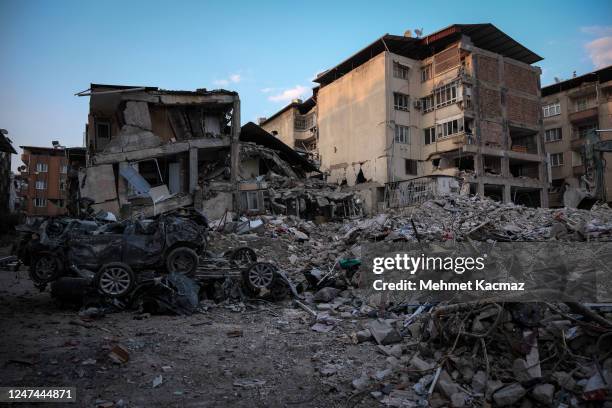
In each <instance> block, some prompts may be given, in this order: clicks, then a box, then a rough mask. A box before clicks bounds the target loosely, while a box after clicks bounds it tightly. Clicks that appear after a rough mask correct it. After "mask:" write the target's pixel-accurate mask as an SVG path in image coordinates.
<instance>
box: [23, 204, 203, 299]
mask: <svg viewBox="0 0 612 408" xmlns="http://www.w3.org/2000/svg"><path fill="white" fill-rule="evenodd" d="M207 230H208V221H207V220H206V217H205V216H204V215H203V214H201V213H199V212H197V211H195V210H192V211H184V210H183V211H177V212H173V213H168V214H163V215H159V216H157V217H156V218H153V219H145V220H135V221H133V220H126V221H122V222H110V223H101V222H99V221H91V220H76V219H53V220H48V221H45V222H44V223H42V224H41V225H40V226H39V227H38V228H22V229H21V231H22V232H23V233H24V237H23V239H22V240H21V243H20V245H19V248H18V251H17V252H18V256H19V258H20V260H21V261H22V262H23V263H24V264H25V265H28V266H29V267H30V277H31V279H32V280H33V281H34V282H35V283H36V284H38V285H40V286H41V287H44V286H45V285H46V284H47V283H49V282H51V281H54V280H56V279H57V278H59V277H61V276H69V275H74V274H75V273H77V272H78V271H91V272H93V273H95V277H94V282H95V284H96V286H97V287H98V288H99V289H100V290H101V291H102V292H103V293H104V294H106V295H108V296H113V297H121V296H124V295H126V294H127V293H129V292H130V291H131V290H132V289H133V287H134V285H135V284H136V280H137V277H136V275H135V272H139V271H142V270H159V271H164V272H170V273H171V272H176V273H182V274H186V275H193V274H194V273H195V272H196V270H197V267H198V261H199V256H200V255H201V254H202V253H203V252H204V251H205V249H206V242H207V241H206V235H207Z"/></svg>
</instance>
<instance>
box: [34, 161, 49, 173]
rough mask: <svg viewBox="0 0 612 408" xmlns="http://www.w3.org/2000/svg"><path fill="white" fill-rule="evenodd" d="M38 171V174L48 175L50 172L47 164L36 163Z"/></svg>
mask: <svg viewBox="0 0 612 408" xmlns="http://www.w3.org/2000/svg"><path fill="white" fill-rule="evenodd" d="M36 171H37V172H38V173H48V172H49V165H48V164H47V163H43V162H38V163H36Z"/></svg>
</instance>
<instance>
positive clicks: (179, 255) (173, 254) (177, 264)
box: [166, 247, 200, 276]
mask: <svg viewBox="0 0 612 408" xmlns="http://www.w3.org/2000/svg"><path fill="white" fill-rule="evenodd" d="M199 260H200V258H199V256H198V254H197V253H196V251H194V250H193V249H191V248H187V247H178V248H174V249H173V250H172V251H170V253H169V254H168V256H167V257H166V268H167V269H168V272H169V273H181V274H183V275H187V276H193V275H195V272H196V270H197V269H198V263H199Z"/></svg>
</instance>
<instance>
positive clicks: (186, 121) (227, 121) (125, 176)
mask: <svg viewBox="0 0 612 408" xmlns="http://www.w3.org/2000/svg"><path fill="white" fill-rule="evenodd" d="M77 95H79V96H89V97H90V112H89V117H88V123H87V127H86V135H85V139H86V149H87V167H86V168H85V169H83V171H81V172H80V174H79V183H80V185H79V187H80V189H79V190H80V193H79V194H80V197H79V198H80V199H83V198H87V199H89V201H90V202H89V204H90V206H91V208H93V209H94V210H104V211H109V212H112V213H115V214H118V215H120V216H121V217H129V216H151V215H155V214H158V213H162V212H165V211H169V210H172V209H175V208H178V207H184V206H189V205H194V204H195V205H196V207H199V208H200V209H205V208H203V207H205V204H204V199H203V197H204V195H209V196H210V195H213V194H214V196H215V197H217V200H216V201H215V202H214V205H215V208H222V211H223V210H225V209H228V208H229V209H231V208H232V206H233V195H234V188H233V184H232V182H235V176H236V175H237V173H238V172H237V169H238V136H239V133H240V99H239V97H238V94H237V93H236V92H231V91H226V90H214V91H207V90H206V89H198V90H196V91H169V90H162V89H159V88H157V87H133V86H122V85H99V84H91V87H90V88H89V89H88V90H87V91H83V92H80V93H78V94H77ZM219 163H220V164H222V166H221V167H222V168H229V169H230V171H229V172H228V173H227V176H228V178H229V181H228V182H217V183H208V184H207V186H206V187H207V189H208V190H207V191H203V189H202V186H203V182H204V180H203V178H202V177H201V175H202V174H204V175H205V174H206V173H207V171H208V170H209V169H210V168H215V167H219V166H217V164H219Z"/></svg>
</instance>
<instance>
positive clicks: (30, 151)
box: [17, 146, 68, 217]
mask: <svg viewBox="0 0 612 408" xmlns="http://www.w3.org/2000/svg"><path fill="white" fill-rule="evenodd" d="M20 147H21V148H22V149H23V154H22V155H21V161H22V162H23V163H24V165H23V166H22V167H21V168H20V169H21V180H22V183H21V184H20V186H21V188H20V189H19V191H18V192H17V194H18V196H20V197H22V198H23V208H22V209H23V211H24V212H25V214H26V215H27V216H30V217H49V216H56V215H63V214H65V213H66V189H67V174H68V162H67V160H66V155H65V151H64V148H62V147H35V146H20Z"/></svg>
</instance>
